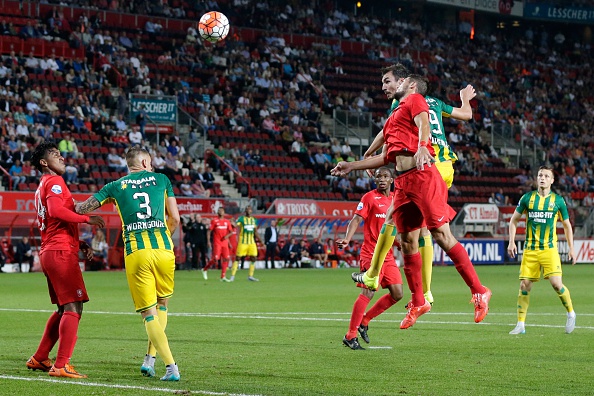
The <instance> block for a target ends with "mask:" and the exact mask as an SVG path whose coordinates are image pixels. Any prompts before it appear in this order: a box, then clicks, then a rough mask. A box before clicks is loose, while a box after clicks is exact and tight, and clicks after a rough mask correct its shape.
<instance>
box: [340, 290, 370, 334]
mask: <svg viewBox="0 0 594 396" xmlns="http://www.w3.org/2000/svg"><path fill="white" fill-rule="evenodd" d="M369 301H370V299H369V297H367V296H364V295H363V294H359V297H357V299H356V300H355V304H353V312H352V313H351V321H350V322H349V331H348V333H347V334H346V338H347V340H351V339H353V338H355V337H357V328H358V327H359V325H360V324H361V320H363V315H365V309H366V308H367V305H368V304H369Z"/></svg>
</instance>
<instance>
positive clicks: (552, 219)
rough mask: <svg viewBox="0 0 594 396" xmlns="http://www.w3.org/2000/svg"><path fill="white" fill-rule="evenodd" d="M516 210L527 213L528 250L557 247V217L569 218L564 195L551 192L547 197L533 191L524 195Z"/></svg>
mask: <svg viewBox="0 0 594 396" xmlns="http://www.w3.org/2000/svg"><path fill="white" fill-rule="evenodd" d="M516 212H518V213H520V214H523V213H526V244H525V246H524V249H527V250H545V249H551V248H553V247H557V217H558V216H559V215H561V220H566V219H568V218H569V213H568V212H567V206H566V205H565V200H564V199H563V197H562V196H560V195H557V194H555V193H554V192H551V193H549V195H547V196H546V197H542V196H540V195H539V194H538V191H532V192H529V193H526V194H524V195H522V198H520V202H518V206H517V207H516Z"/></svg>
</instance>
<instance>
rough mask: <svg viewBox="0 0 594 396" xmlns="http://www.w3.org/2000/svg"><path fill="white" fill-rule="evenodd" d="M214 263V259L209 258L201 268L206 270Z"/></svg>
mask: <svg viewBox="0 0 594 396" xmlns="http://www.w3.org/2000/svg"><path fill="white" fill-rule="evenodd" d="M213 264H214V260H210V261H209V262H208V263H207V264H206V265H205V266H204V268H202V271H207V270H208V269H209V268H210V267H212V265H213Z"/></svg>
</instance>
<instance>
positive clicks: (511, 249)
mask: <svg viewBox="0 0 594 396" xmlns="http://www.w3.org/2000/svg"><path fill="white" fill-rule="evenodd" d="M521 217H522V215H521V214H520V213H518V212H516V211H514V214H513V215H512V217H511V219H510V220H509V244H508V245H507V254H509V257H511V258H514V257H516V254H518V248H517V246H516V230H517V229H518V222H519V221H520V218H521Z"/></svg>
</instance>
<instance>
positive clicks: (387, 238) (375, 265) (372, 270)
mask: <svg viewBox="0 0 594 396" xmlns="http://www.w3.org/2000/svg"><path fill="white" fill-rule="evenodd" d="M394 239H396V227H395V226H393V225H392V224H384V226H383V227H382V230H381V232H380V235H379V237H378V238H377V244H376V245H375V250H374V251H373V258H372V259H371V265H370V267H369V269H368V270H367V276H369V277H370V278H375V277H376V276H378V275H379V273H380V271H381V269H382V265H384V260H385V259H386V255H387V254H388V252H389V251H390V249H392V246H393V245H394Z"/></svg>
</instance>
